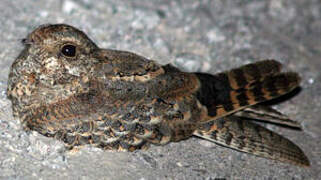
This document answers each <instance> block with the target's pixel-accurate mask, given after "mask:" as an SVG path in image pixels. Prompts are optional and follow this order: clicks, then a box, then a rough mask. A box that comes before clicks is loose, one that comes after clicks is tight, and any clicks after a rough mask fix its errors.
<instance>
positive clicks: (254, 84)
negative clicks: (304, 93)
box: [196, 60, 300, 118]
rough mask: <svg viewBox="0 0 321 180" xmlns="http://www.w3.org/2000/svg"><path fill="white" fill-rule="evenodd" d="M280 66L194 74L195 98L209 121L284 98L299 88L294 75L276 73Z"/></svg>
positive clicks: (265, 63)
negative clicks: (195, 78)
mask: <svg viewBox="0 0 321 180" xmlns="http://www.w3.org/2000/svg"><path fill="white" fill-rule="evenodd" d="M280 67H281V65H280V64H279V63H277V62H276V61H272V60H267V61H261V62H258V63H253V64H248V65H245V66H242V67H240V68H238V69H232V70H231V71H228V72H225V73H219V74H216V75H214V76H213V75H209V74H202V73H197V74H196V75H197V77H198V78H199V81H200V83H201V87H200V88H199V90H198V91H197V94H196V96H197V98H198V100H199V101H200V102H201V104H203V105H204V106H206V107H207V109H208V115H209V116H210V117H211V118H219V117H222V116H224V115H227V114H230V113H233V112H235V111H238V110H241V109H244V108H246V107H247V106H250V105H254V104H257V103H260V102H264V101H267V100H271V99H274V98H277V97H279V96H281V95H284V94H286V93H288V92H290V91H292V90H293V89H295V88H296V87H298V86H299V83H300V77H299V75H298V74H297V73H294V72H284V73H282V72H279V71H280Z"/></svg>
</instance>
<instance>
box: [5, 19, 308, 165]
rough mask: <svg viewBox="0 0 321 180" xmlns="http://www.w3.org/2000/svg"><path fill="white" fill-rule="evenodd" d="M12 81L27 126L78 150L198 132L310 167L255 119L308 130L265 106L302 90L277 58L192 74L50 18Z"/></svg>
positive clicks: (16, 109)
mask: <svg viewBox="0 0 321 180" xmlns="http://www.w3.org/2000/svg"><path fill="white" fill-rule="evenodd" d="M22 43H23V45H24V49H23V50H22V52H21V53H20V54H19V55H18V57H17V58H16V59H15V61H14V62H13V64H12V66H11V69H10V73H9V78H8V87H7V96H8V98H9V99H10V100H11V102H12V110H13V116H14V117H15V118H18V119H20V121H21V124H22V127H23V129H24V130H26V131H37V132H38V133H40V134H42V135H44V136H47V137H52V138H56V139H58V140H60V141H62V142H63V143H64V144H65V147H66V148H67V149H69V150H72V149H74V148H77V147H82V146H84V145H87V144H90V145H91V146H94V147H98V148H102V149H104V150H110V151H128V152H132V151H136V150H139V149H148V147H150V145H159V146H161V145H166V144H168V143H170V142H178V141H181V140H185V139H188V138H191V137H193V136H196V137H199V138H202V139H205V140H208V141H210V142H213V143H216V144H219V145H222V146H225V147H228V148H231V149H234V150H237V151H241V152H245V153H249V154H253V155H256V156H260V157H263V158H268V159H272V160H276V161H280V162H284V163H289V164H293V165H298V166H305V167H306V166H309V165H310V162H309V160H308V158H307V156H306V155H305V154H304V152H303V151H302V150H301V149H300V148H299V147H298V146H297V145H295V144H294V143H293V142H291V141H290V140H288V139H287V138H285V137H283V136H281V135H279V134H277V133H275V132H273V131H271V130H268V129H267V128H265V127H264V126H261V125H260V124H259V123H255V121H264V122H267V123H273V124H279V125H283V126H288V127H293V128H300V124H299V123H297V122H296V121H293V120H291V119H290V118H289V117H288V116H286V115H284V114H282V113H281V112H279V111H277V110H275V109H274V108H272V107H271V106H269V105H267V104H266V103H264V102H266V101H270V100H274V99H276V98H279V97H280V96H283V95H285V94H288V93H289V92H291V91H293V90H294V89H297V88H298V87H299V86H300V81H301V78H300V76H299V75H298V74H297V73H296V72H291V71H288V72H283V71H282V64H281V63H280V62H278V61H276V60H273V59H267V60H261V61H257V62H254V63H249V64H245V65H243V66H240V67H238V68H234V69H230V70H227V71H223V72H220V73H217V74H207V73H202V72H184V71H181V70H179V68H177V67H174V66H173V65H171V64H166V65H160V64H158V63H157V62H156V61H153V60H151V59H148V58H145V57H143V56H140V55H138V54H135V53H132V52H128V51H121V50H114V49H102V48H99V47H98V46H97V45H96V44H95V43H94V42H93V41H92V40H91V39H90V38H89V37H88V36H87V35H86V34H85V33H84V32H83V31H81V30H79V29H77V28H75V27H73V26H70V25H67V24H45V25H41V26H39V27H37V28H36V29H34V30H33V31H32V32H31V33H29V34H28V35H27V37H26V38H25V39H23V40H22Z"/></svg>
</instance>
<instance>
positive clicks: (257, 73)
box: [218, 60, 282, 90]
mask: <svg viewBox="0 0 321 180" xmlns="http://www.w3.org/2000/svg"><path fill="white" fill-rule="evenodd" d="M281 68H282V64H281V63H279V62H278V61H275V60H264V61H258V62H256V63H251V64H247V65H244V66H241V67H239V68H235V69H231V70H229V71H226V72H223V73H220V74H218V76H227V77H228V80H229V84H230V86H231V88H232V89H234V90H237V89H240V88H244V87H245V86H246V85H247V84H251V83H252V82H254V81H257V80H260V79H262V78H264V77H266V76H270V75H274V74H278V73H280V72H281Z"/></svg>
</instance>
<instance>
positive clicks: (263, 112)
mask: <svg viewBox="0 0 321 180" xmlns="http://www.w3.org/2000/svg"><path fill="white" fill-rule="evenodd" d="M233 115H235V116H239V117H243V118H247V119H253V120H258V121H265V122H270V123H275V124H280V125H286V126H289V127H293V128H298V129H301V125H300V124H299V123H298V122H296V121H293V120H291V119H290V118H289V117H288V116H286V115H284V114H282V113H281V112H279V111H277V110H275V109H273V108H272V107H269V106H263V105H259V104H258V105H254V106H250V107H247V108H245V109H243V110H241V111H238V112H236V113H234V114H233Z"/></svg>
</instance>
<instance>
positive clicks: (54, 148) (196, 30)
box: [0, 0, 321, 180]
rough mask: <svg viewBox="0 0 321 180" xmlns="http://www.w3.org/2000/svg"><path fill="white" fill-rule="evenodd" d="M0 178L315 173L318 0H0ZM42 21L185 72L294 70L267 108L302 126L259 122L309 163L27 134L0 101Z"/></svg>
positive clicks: (205, 147) (320, 76) (319, 148)
mask: <svg viewBox="0 0 321 180" xmlns="http://www.w3.org/2000/svg"><path fill="white" fill-rule="evenodd" d="M0 22H1V26H0V39H1V41H0V59H1V61H0V67H1V69H0V107H1V108H0V178H1V179H62V178H64V179H146V180H147V179H214V178H226V179H320V178H321V174H320V169H321V131H320V129H321V118H320V114H321V113H320V109H321V91H320V89H321V73H320V69H321V58H320V55H321V3H320V1H319V0H305V1H302V0H271V1H260V0H247V1H242V0H225V1H221V0H213V1H211V0H202V1H194V0H184V1H182V0H176V1H174V0H155V1H152V0H141V1H130V0H124V1H117V0H105V1H101V0H92V1H89V0H79V1H76V0H74V1H72V0H47V1H25V0H15V1H11V0H2V1H1V3H0ZM44 23H68V24H71V25H74V26H76V27H78V28H81V29H82V30H84V31H85V32H86V33H88V35H89V36H90V37H91V38H92V39H93V40H94V41H95V42H96V43H97V44H98V45H99V46H101V47H104V48H115V49H122V50H128V51H133V52H136V53H138V54H141V55H144V56H146V57H148V58H151V59H155V60H156V61H158V62H159V63H162V64H166V63H173V64H175V65H176V66H177V67H179V68H181V69H184V70H186V71H203V72H208V73H216V72H219V71H222V70H226V69H229V68H232V67H237V66H240V65H242V64H246V63H250V62H254V61H257V60H260V59H271V58H273V59H278V60H280V61H281V62H282V63H284V64H285V65H286V67H287V68H288V69H291V70H293V71H297V72H299V73H300V74H301V76H302V79H303V82H302V89H301V91H300V92H299V93H298V94H296V95H295V96H294V97H292V98H290V99H288V100H287V101H284V102H281V103H279V104H277V105H275V107H276V108H277V109H279V110H281V111H282V112H284V113H286V114H288V115H289V116H290V117H292V118H293V119H295V120H297V121H299V122H300V123H301V124H302V126H303V131H302V132H300V131H294V130H290V129H286V128H281V127H275V126H272V125H268V127H269V128H271V129H273V130H274V131H277V132H278V133H280V134H282V135H284V136H286V137H288V138H289V139H291V140H292V141H294V142H295V143H296V144H297V145H299V146H300V147H301V148H302V149H303V150H304V152H305V153H306V154H307V156H308V157H309V159H310V161H311V167H310V168H301V167H295V166H292V165H288V164H283V163H279V162H276V161H271V160H267V159H264V158H259V157H256V156H252V155H248V154H244V153H240V152H237V151H234V150H231V149H228V148H224V147H221V146H218V145H216V144H212V143H209V142H207V141H204V140H200V139H197V138H191V139H189V140H186V141H182V142H178V143H171V144H169V145H167V146H164V147H156V146H152V147H151V148H150V149H149V150H148V151H139V152H134V153H117V152H105V151H102V150H100V149H96V148H92V147H85V148H83V149H81V150H79V151H78V152H66V151H65V149H64V147H63V146H62V144H61V143H60V142H58V141H56V140H54V139H50V138H46V137H43V136H41V135H39V134H37V133H31V134H27V133H25V132H24V131H23V130H22V129H21V126H20V123H19V121H18V120H17V119H14V118H13V117H12V115H11V104H10V101H9V100H8V99H7V98H6V95H5V94H6V92H5V91H6V85H7V77H8V72H9V68H10V65H11V63H12V62H13V61H14V59H15V57H16V56H17V55H18V53H19V52H20V51H21V50H22V45H21V43H20V40H21V39H22V38H24V37H25V36H26V35H27V33H29V32H30V31H32V30H33V29H34V28H35V27H37V26H38V25H40V24H44Z"/></svg>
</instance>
